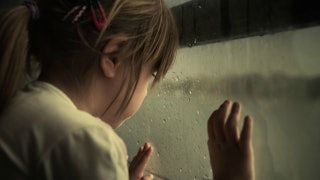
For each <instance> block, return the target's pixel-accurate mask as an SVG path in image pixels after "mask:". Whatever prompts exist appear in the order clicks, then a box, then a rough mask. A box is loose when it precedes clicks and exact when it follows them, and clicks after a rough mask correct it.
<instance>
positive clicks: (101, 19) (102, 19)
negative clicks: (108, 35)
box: [90, 0, 108, 31]
mask: <svg viewBox="0 0 320 180" xmlns="http://www.w3.org/2000/svg"><path fill="white" fill-rule="evenodd" d="M90 5H91V14H92V19H93V22H94V25H95V26H96V28H97V29H98V30H99V31H102V30H103V29H104V28H107V26H106V24H107V23H108V20H107V16H106V14H105V11H104V9H103V7H102V5H101V3H100V2H99V1H98V0H90ZM95 5H96V6H98V8H99V14H98V16H97V14H96V11H95V8H94V6H95Z"/></svg>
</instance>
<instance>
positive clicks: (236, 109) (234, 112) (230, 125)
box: [226, 102, 241, 143]
mask: <svg viewBox="0 0 320 180" xmlns="http://www.w3.org/2000/svg"><path fill="white" fill-rule="evenodd" d="M240 113H241V106H240V104H239V103H237V102H235V103H233V105H232V109H231V112H230V115H229V117H228V120H227V122H226V138H227V141H228V142H231V143H237V142H238V141H239V132H238V122H239V119H240Z"/></svg>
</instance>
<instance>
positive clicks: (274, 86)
mask: <svg viewBox="0 0 320 180" xmlns="http://www.w3.org/2000/svg"><path fill="white" fill-rule="evenodd" d="M319 47H320V27H313V28H307V29H300V30H294V31H289V32H283V33H277V34H274V35H266V36H261V37H250V38H244V39H238V40H232V41H227V42H221V43H215V44H208V45H203V46H195V47H192V48H183V49H180V50H179V52H178V56H177V60H176V63H175V65H174V67H173V68H172V69H171V71H170V72H169V73H168V75H167V77H166V78H165V80H164V81H163V83H162V84H161V86H160V87H158V88H156V89H154V90H152V91H149V95H148V97H147V98H146V100H145V102H144V104H143V106H142V108H141V110H140V111H139V112H138V113H137V114H136V115H135V116H134V117H133V118H132V119H130V120H128V121H127V122H126V123H125V124H124V125H123V126H122V127H121V128H120V129H119V130H118V133H119V134H120V136H121V137H123V138H124V140H125V142H126V144H127V147H128V152H129V155H130V157H133V155H135V154H136V151H137V149H138V147H139V146H142V145H143V143H144V142H145V141H148V142H151V143H152V144H153V146H154V147H155V152H154V155H153V157H152V159H151V162H150V166H149V168H148V170H149V171H150V172H152V173H154V174H155V175H159V176H158V179H212V178H211V177H212V172H211V170H210V169H211V168H210V165H209V156H208V151H207V144H206V140H207V132H206V123H207V118H208V117H209V116H210V114H211V112H212V111H213V109H215V108H218V106H219V105H220V104H221V103H222V102H223V101H224V100H225V99H230V100H232V101H239V102H241V104H242V105H243V116H242V118H243V117H244V115H246V114H250V115H252V116H253V117H254V137H253V139H254V149H255V161H256V174H257V179H259V180H270V179H273V180H292V179H319V178H320V175H319V172H318V170H319V167H320V155H319V151H320V138H319V137H320V131H319V126H320V121H319V117H320V60H319V57H320V51H319ZM240 128H241V126H240ZM160 177H161V178H160Z"/></svg>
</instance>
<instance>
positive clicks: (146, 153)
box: [129, 143, 153, 180]
mask: <svg viewBox="0 0 320 180" xmlns="http://www.w3.org/2000/svg"><path fill="white" fill-rule="evenodd" d="M152 151H153V148H152V147H151V145H150V144H149V143H145V144H144V146H141V147H140V148H139V150H138V153H137V155H136V156H135V157H134V158H133V160H132V162H131V163H130V167H129V176H130V180H152V179H153V175H152V174H148V175H146V176H144V171H145V169H146V167H147V164H148V162H149V160H150V157H151V154H152Z"/></svg>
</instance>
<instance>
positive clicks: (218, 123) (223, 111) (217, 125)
mask: <svg viewBox="0 0 320 180" xmlns="http://www.w3.org/2000/svg"><path fill="white" fill-rule="evenodd" d="M230 104H231V103H230V101H225V102H224V103H223V104H222V105H221V106H220V108H219V109H218V110H217V111H216V112H215V113H213V117H212V121H213V122H212V125H213V135H214V138H215V140H217V141H220V142H224V141H225V140H226V137H225V124H226V120H227V117H228V114H229V111H230Z"/></svg>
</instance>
